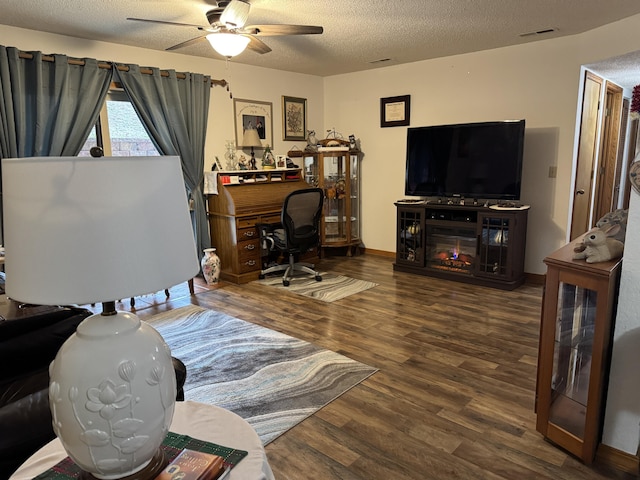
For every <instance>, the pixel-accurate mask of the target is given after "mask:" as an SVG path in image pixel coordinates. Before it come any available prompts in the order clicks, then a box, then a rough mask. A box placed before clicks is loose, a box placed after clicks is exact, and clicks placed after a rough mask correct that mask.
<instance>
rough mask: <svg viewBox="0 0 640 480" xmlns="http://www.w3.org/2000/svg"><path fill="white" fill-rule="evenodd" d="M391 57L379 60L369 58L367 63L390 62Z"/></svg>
mask: <svg viewBox="0 0 640 480" xmlns="http://www.w3.org/2000/svg"><path fill="white" fill-rule="evenodd" d="M390 61H391V59H390V58H381V59H379V60H371V61H370V62H369V63H384V62H390Z"/></svg>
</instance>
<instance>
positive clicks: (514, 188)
mask: <svg viewBox="0 0 640 480" xmlns="http://www.w3.org/2000/svg"><path fill="white" fill-rule="evenodd" d="M524 130H525V121H524V120H512V121H499V122H482V123H466V124H458V125H437V126H429V127H417V128H409V129H408V130H407V163H406V176H405V194H406V195H413V196H421V197H433V196H441V197H467V198H481V199H499V200H520V184H521V177H522V153H523V147H524Z"/></svg>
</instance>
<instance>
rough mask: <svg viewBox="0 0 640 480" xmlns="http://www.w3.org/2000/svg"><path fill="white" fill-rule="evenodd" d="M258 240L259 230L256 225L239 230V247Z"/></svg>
mask: <svg viewBox="0 0 640 480" xmlns="http://www.w3.org/2000/svg"><path fill="white" fill-rule="evenodd" d="M257 238H258V229H257V228H256V226H255V225H252V226H251V227H248V228H239V229H238V246H240V243H241V242H246V241H249V240H253V239H257Z"/></svg>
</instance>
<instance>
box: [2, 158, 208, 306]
mask: <svg viewBox="0 0 640 480" xmlns="http://www.w3.org/2000/svg"><path fill="white" fill-rule="evenodd" d="M2 182H3V189H2V190H3V204H4V231H5V255H6V264H5V271H6V278H7V280H6V292H7V295H8V296H9V297H10V298H12V299H14V300H16V301H20V302H26V303H35V304H43V305H64V304H74V303H77V304H87V303H99V302H107V301H114V300H119V299H122V298H128V297H133V296H136V295H143V294H146V293H151V292H156V291H159V290H164V289H165V288H169V287H171V286H173V285H176V284H178V283H181V282H184V281H186V280H188V279H190V278H192V277H193V276H195V275H196V274H197V273H198V271H199V261H198V256H197V254H196V247H195V242H194V238H193V231H192V228H191V220H190V215H189V210H188V202H187V197H186V192H185V186H184V179H183V176H182V170H181V167H180V159H179V158H178V157H175V156H160V157H158V156H156V157H100V158H91V157H34V158H16V159H3V160H2Z"/></svg>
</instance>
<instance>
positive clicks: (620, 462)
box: [596, 444, 640, 475]
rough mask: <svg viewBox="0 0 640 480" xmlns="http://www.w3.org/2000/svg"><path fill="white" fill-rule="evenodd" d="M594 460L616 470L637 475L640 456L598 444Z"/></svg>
mask: <svg viewBox="0 0 640 480" xmlns="http://www.w3.org/2000/svg"><path fill="white" fill-rule="evenodd" d="M596 462H598V463H601V464H605V465H608V466H610V467H613V468H615V469H617V470H620V471H623V472H626V473H629V474H631V475H638V473H639V472H640V458H638V457H637V456H636V455H632V454H630V453H626V452H623V451H621V450H617V449H615V448H613V447H610V446H608V445H603V444H600V445H598V450H597V451H596Z"/></svg>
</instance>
